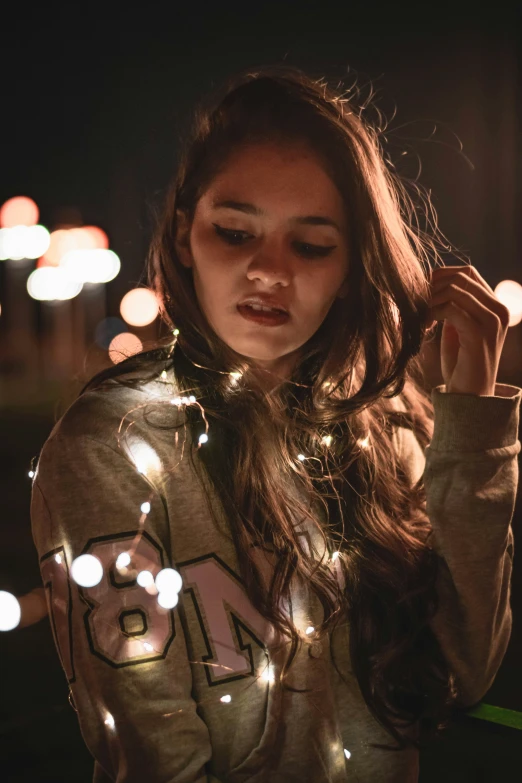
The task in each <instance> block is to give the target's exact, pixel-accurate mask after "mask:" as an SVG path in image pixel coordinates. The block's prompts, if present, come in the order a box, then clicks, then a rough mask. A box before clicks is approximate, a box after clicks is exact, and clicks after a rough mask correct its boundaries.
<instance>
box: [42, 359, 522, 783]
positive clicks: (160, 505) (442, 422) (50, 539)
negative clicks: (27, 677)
mask: <svg viewBox="0 0 522 783" xmlns="http://www.w3.org/2000/svg"><path fill="white" fill-rule="evenodd" d="M179 394H180V391H179V389H177V388H176V382H175V379H174V378H173V376H172V375H171V374H169V375H167V377H166V378H165V379H162V378H160V377H159V375H158V380H157V381H153V382H149V383H148V384H147V386H146V387H145V388H142V389H132V388H128V387H122V386H118V385H116V384H115V383H113V382H109V383H108V384H106V385H105V387H104V388H103V389H99V390H95V391H91V392H87V393H86V394H84V395H83V396H81V397H80V398H78V399H77V400H76V401H75V402H74V403H73V404H72V405H71V407H70V408H69V409H68V410H67V412H66V413H65V414H64V416H63V417H62V418H61V419H60V421H59V422H58V423H57V424H56V425H55V427H54V429H53V431H52V432H51V434H50V436H49V438H48V440H47V441H46V443H45V445H44V447H43V449H42V452H41V455H40V459H39V463H38V466H37V471H36V476H35V478H34V482H33V493H32V501H31V520H32V530H33V537H34V541H35V545H36V548H37V550H38V554H39V558H40V566H41V573H42V580H43V583H44V585H45V587H46V594H47V597H48V602H49V607H50V617H51V622H52V628H53V633H54V637H55V642H56V646H57V650H58V653H59V655H60V660H61V663H62V666H63V669H64V671H65V674H66V677H67V680H68V682H69V684H70V689H71V693H72V700H73V703H74V706H75V708H76V710H77V713H78V718H79V722H80V728H81V731H82V735H83V737H84V740H85V742H86V745H87V747H88V748H89V750H90V752H91V753H92V755H93V756H94V758H95V767H94V781H95V782H96V783H108V781H118V783H174V782H175V783H189V782H190V783H196V781H197V783H203V782H204V781H205V782H207V781H208V782H209V783H210V782H211V781H212V782H214V783H216V781H220V782H221V783H225V782H226V783H240V782H242V781H250V782H251V783H265V781H266V783H283V781H284V783H291V781H300V782H302V781H311V782H313V783H327V781H328V782H330V781H331V783H344V781H350V782H351V781H354V782H357V783H414V782H415V781H417V780H418V773H419V763H418V755H419V754H418V751H417V750H416V749H407V750H404V751H399V752H390V751H386V750H381V749H375V748H372V747H370V743H384V744H387V745H393V744H394V741H393V739H392V738H391V736H390V735H389V734H387V732H386V731H385V730H384V729H383V728H382V727H381V725H380V724H379V723H378V722H377V721H376V720H375V719H374V718H373V717H372V715H371V713H370V712H369V710H368V708H367V707H366V705H365V703H364V701H363V699H362V696H361V693H360V690H359V688H358V685H357V681H356V679H355V677H354V676H353V674H352V673H351V667H350V662H349V653H348V633H349V629H348V627H347V625H346V623H345V624H344V625H341V626H339V627H338V628H337V629H336V630H335V631H334V632H333V633H332V634H331V643H332V646H333V649H334V653H335V660H336V662H337V665H338V666H339V668H340V669H341V671H342V672H343V675H344V677H345V680H346V682H344V681H343V680H342V679H341V678H340V677H339V675H338V673H337V672H336V670H335V668H334V667H333V665H332V662H331V651H330V645H329V644H328V643H326V642H324V641H323V643H322V644H319V643H318V642H317V641H314V638H313V632H309V633H308V634H307V630H308V631H310V628H313V627H314V626H315V625H318V624H319V623H320V622H321V617H322V609H321V607H320V605H319V606H318V601H317V599H316V598H315V596H314V595H311V594H310V593H309V591H308V590H307V588H306V586H303V585H300V584H299V585H298V584H294V586H293V591H292V613H293V619H294V622H295V623H296V625H297V626H298V627H299V628H300V630H302V632H303V638H305V640H306V639H308V641H305V642H304V644H303V647H302V649H301V651H300V652H299V653H298V655H297V657H296V659H295V660H294V663H293V665H292V668H291V669H290V672H291V676H290V679H289V684H290V685H292V686H295V687H297V688H311V689H312V690H311V692H309V693H295V692H290V691H286V690H283V689H282V688H281V686H280V684H279V673H280V670H281V665H282V661H283V659H284V657H285V655H286V652H287V650H286V648H285V645H284V644H281V639H278V638H277V635H276V633H275V629H274V628H273V626H272V625H271V624H270V623H268V622H267V621H266V620H265V619H264V618H263V617H262V616H261V615H260V614H259V613H258V612H257V610H256V609H255V608H254V607H253V605H252V604H251V602H250V601H249V599H248V597H247V595H246V592H245V590H244V588H243V585H242V580H241V579H240V576H239V573H240V571H239V566H238V558H237V552H236V549H235V545H234V542H233V540H232V537H231V535H230V532H229V530H227V523H226V518H225V515H224V512H223V510H222V506H221V503H220V501H219V498H218V497H217V496H216V494H215V493H214V491H213V489H212V486H211V484H210V482H209V481H208V476H207V478H205V473H204V472H203V477H202V478H200V477H198V475H197V474H196V472H195V471H194V468H193V467H192V466H191V464H190V460H189V459H188V450H189V449H192V450H193V453H194V459H195V460H198V453H197V452H198V449H199V448H205V445H204V442H202V443H200V442H198V443H195V444H194V443H191V442H190V433H189V430H188V428H187V429H186V430H185V429H184V428H183V427H182V428H181V429H180V430H179V432H178V436H177V437H176V436H175V434H174V433H173V431H172V430H169V429H167V428H165V429H159V428H157V427H156V426H155V425H156V424H158V423H165V424H172V423H175V422H176V421H180V420H181V421H182V418H180V417H183V410H184V405H185V404H186V403H189V404H190V402H191V401H190V400H188V399H187V398H185V402H181V405H180V404H179V403H180V400H179V399H178V400H177V402H176V401H175V398H176V396H178V395H179ZM431 397H432V401H433V405H434V410H435V427H434V434H433V438H432V441H431V443H430V445H429V446H428V447H427V448H426V449H425V450H424V452H423V450H422V448H421V447H420V445H419V443H418V441H417V439H416V438H415V436H414V434H413V433H412V432H411V431H410V430H407V429H405V428H397V434H396V436H394V443H395V445H396V448H398V449H399V450H400V452H401V453H402V454H403V455H404V457H405V458H406V461H407V465H408V471H409V474H410V477H411V481H412V482H415V481H416V480H417V479H418V478H419V477H421V476H422V475H423V474H424V484H425V487H426V494H427V511H428V516H429V520H430V523H431V525H432V528H433V530H434V541H435V547H436V550H437V552H438V554H439V556H440V569H439V582H438V593H439V600H440V606H439V610H438V613H437V615H436V616H435V618H434V619H433V621H432V627H433V630H434V632H435V634H436V635H437V637H438V639H439V641H440V643H441V646H442V649H443V651H444V653H445V655H446V657H447V659H448V661H449V663H450V665H451V667H452V669H453V671H454V673H455V675H456V677H457V679H458V683H459V685H460V688H461V691H462V693H463V694H464V697H463V706H467V705H472V704H475V703H476V702H478V701H480V699H481V698H482V697H483V695H484V694H485V693H486V691H487V690H488V689H489V687H490V686H491V684H492V682H493V680H494V678H495V675H496V673H497V671H498V668H499V666H500V664H501V661H502V658H503V656H504V654H505V651H506V647H507V644H508V641H509V637H510V632H511V611H510V603H509V600H510V576H511V569H512V560H513V535H512V530H511V525H510V523H511V520H512V516H513V510H514V504H515V497H516V490H517V481H518V465H517V454H518V453H519V451H520V441H519V440H517V433H518V421H519V409H520V400H521V397H522V390H521V389H519V388H518V387H515V386H510V385H507V384H497V385H496V388H495V395H494V396H492V397H478V396H474V395H467V394H463V395H461V394H447V393H446V392H445V387H444V386H439V387H436V388H435V389H433V390H432V393H431ZM396 399H397V398H396ZM171 400H174V404H172V402H171ZM192 404H194V401H192ZM195 404H197V403H195ZM399 405H401V403H399ZM204 432H205V423H204V421H203V420H202V427H201V434H203V433H204ZM208 437H209V438H211V437H212V428H211V427H210V429H209V431H208ZM200 464H201V461H200ZM144 504H145V505H144ZM146 504H150V508H149V506H148V505H146ZM209 504H212V508H214V509H216V510H217V513H218V518H219V521H220V524H219V525H218V526H216V524H215V523H214V522H213V521H212V518H211V515H210V511H209ZM309 532H310V531H309ZM306 533H307V531H306V530H305V529H304V528H303V535H306ZM310 535H311V536H313V535H314V533H313V531H312V532H310ZM314 543H315V540H314ZM122 553H124V555H123V557H121V558H120V559H119V560H118V563H116V560H117V559H118V557H119V556H120V555H121V554H122ZM125 553H129V557H130V558H131V563H130V564H129V566H125V565H124V563H125V562H126V560H125ZM82 554H90V555H93V556H94V557H95V558H97V560H93V559H92V558H91V564H92V563H94V564H95V565H96V564H98V567H99V564H100V563H101V566H102V568H101V567H99V571H100V573H99V574H98V576H97V577H96V578H93V580H91V581H96V580H99V581H98V582H97V584H94V585H92V586H83V587H81V586H79V585H78V584H77V583H76V582H75V581H74V579H73V578H72V577H71V564H72V562H73V560H74V559H75V558H78V557H79V556H80V555H82ZM80 562H81V561H78V563H80ZM167 567H170V568H173V569H175V570H177V571H178V573H179V574H180V575H181V580H182V584H181V589H180V590H179V595H178V603H177V604H176V605H175V606H174V607H172V606H171V607H170V608H169V606H167V607H164V606H162V605H161V604H162V603H163V604H165V603H167V604H168V603H169V602H170V604H172V603H174V601H175V600H176V599H175V596H174V598H172V590H171V591H170V592H168V591H166V590H165V589H162V590H161V591H160V593H159V594H158V591H157V588H156V586H155V585H154V584H149V585H148V584H147V576H146V575H145V576H143V574H141V576H140V577H139V579H138V580H137V579H136V574H137V572H138V573H141V572H147V571H148V572H149V575H148V581H149V582H151V581H152V579H153V578H155V577H156V576H157V574H158V573H159V572H160V571H162V570H163V569H165V568H167ZM263 567H264V569H265V571H266V574H267V578H269V574H270V569H271V568H272V567H273V562H270V561H269V560H265V561H264V566H263ZM332 567H333V568H335V569H336V571H337V572H338V577H339V578H341V579H342V576H340V569H338V563H337V565H336V564H335V563H334V562H333V561H332ZM165 574H167V575H168V574H169V572H165ZM151 575H152V576H151ZM100 577H101V579H100ZM162 578H165V579H166V578H167V577H166V576H165V575H163V577H162ZM81 581H83V582H84V583H85V578H82V579H81ZM139 582H141V584H140V583H139ZM160 584H161V582H160ZM177 587H178V588H179V584H178V585H177ZM268 765H270V771H269V772H267V769H268Z"/></svg>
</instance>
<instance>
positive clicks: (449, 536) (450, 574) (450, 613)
mask: <svg viewBox="0 0 522 783" xmlns="http://www.w3.org/2000/svg"><path fill="white" fill-rule="evenodd" d="M444 389H445V387H444V386H442V387H436V388H435V389H433V390H432V393H431V396H432V401H433V406H434V412H435V422H434V432H433V437H432V440H431V443H430V444H429V446H428V447H427V448H426V449H425V452H424V455H423V452H422V449H421V446H420V445H419V443H418V441H417V440H416V438H415V436H414V434H413V433H412V432H411V431H410V430H403V431H402V436H403V437H402V449H403V455H404V457H405V458H406V462H407V464H409V472H410V476H411V479H412V481H416V480H417V479H418V478H419V477H420V476H422V474H423V473H424V485H425V489H426V501H427V513H428V517H429V520H430V523H431V526H432V529H433V538H432V545H433V546H434V549H435V551H436V552H437V554H438V556H439V558H440V560H439V575H438V583H437V593H438V598H439V608H438V611H437V613H436V615H435V616H434V618H433V620H432V623H431V626H432V629H433V631H434V633H435V635H436V636H437V638H438V640H439V643H440V645H441V648H442V651H443V653H444V655H445V657H446V660H447V661H448V663H449V665H450V668H451V669H452V671H453V673H454V674H455V676H456V680H457V688H458V691H459V703H460V705H461V706H472V705H474V704H476V703H477V702H478V701H480V699H481V698H482V697H483V696H484V694H485V693H486V692H487V691H488V689H489V688H490V687H491V685H492V683H493V681H494V679H495V676H496V674H497V672H498V669H499V667H500V664H501V663H502V659H503V657H504V655H505V652H506V649H507V645H508V642H509V639H510V634H511V624H512V615H511V607H510V580H511V571H512V564H513V531H512V527H511V521H512V518H513V512H514V507H515V500H516V492H517V485H518V463H517V455H518V453H519V452H520V441H519V440H517V431H518V419H519V408H520V400H521V395H522V390H520V389H518V388H517V387H514V386H510V385H507V384H497V385H496V390H495V396H492V397H485V396H484V397H479V396H475V395H467V394H462V395H461V394H447V393H445V391H443V390H444ZM424 463H425V464H424Z"/></svg>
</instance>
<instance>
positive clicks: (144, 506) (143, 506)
mask: <svg viewBox="0 0 522 783" xmlns="http://www.w3.org/2000/svg"><path fill="white" fill-rule="evenodd" d="M140 508H141V510H142V512H143V513H144V514H148V513H149V511H150V503H149V502H148V501H147V502H145V503H142V504H141V506H140Z"/></svg>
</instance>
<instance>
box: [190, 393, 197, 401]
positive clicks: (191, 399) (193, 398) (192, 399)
mask: <svg viewBox="0 0 522 783" xmlns="http://www.w3.org/2000/svg"><path fill="white" fill-rule="evenodd" d="M189 402H196V398H195V397H194V395H193V394H191V395H190V397H189Z"/></svg>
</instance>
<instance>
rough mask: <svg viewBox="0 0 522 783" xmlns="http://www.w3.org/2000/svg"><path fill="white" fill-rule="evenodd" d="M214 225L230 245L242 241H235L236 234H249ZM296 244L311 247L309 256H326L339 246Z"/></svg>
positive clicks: (220, 235)
mask: <svg viewBox="0 0 522 783" xmlns="http://www.w3.org/2000/svg"><path fill="white" fill-rule="evenodd" d="M212 225H213V226H214V229H215V231H216V234H217V235H218V236H219V237H221V238H222V239H224V240H225V242H227V243H228V244H229V245H235V246H236V247H237V246H238V245H239V244H240V243H241V240H240V241H239V242H236V241H234V239H233V238H232V237H233V236H234V235H235V236H237V235H239V234H247V236H248V232H247V231H235V230H234V229H232V228H223V227H222V226H219V225H218V224H217V223H212ZM295 244H296V245H298V246H300V247H307V248H311V251H310V252H307V251H305V252H304V255H305V257H307V258H325V257H326V256H328V255H330V253H331V252H332V250H334V248H336V247H337V245H327V246H324V245H310V244H309V243H308V242H296V243H295Z"/></svg>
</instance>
